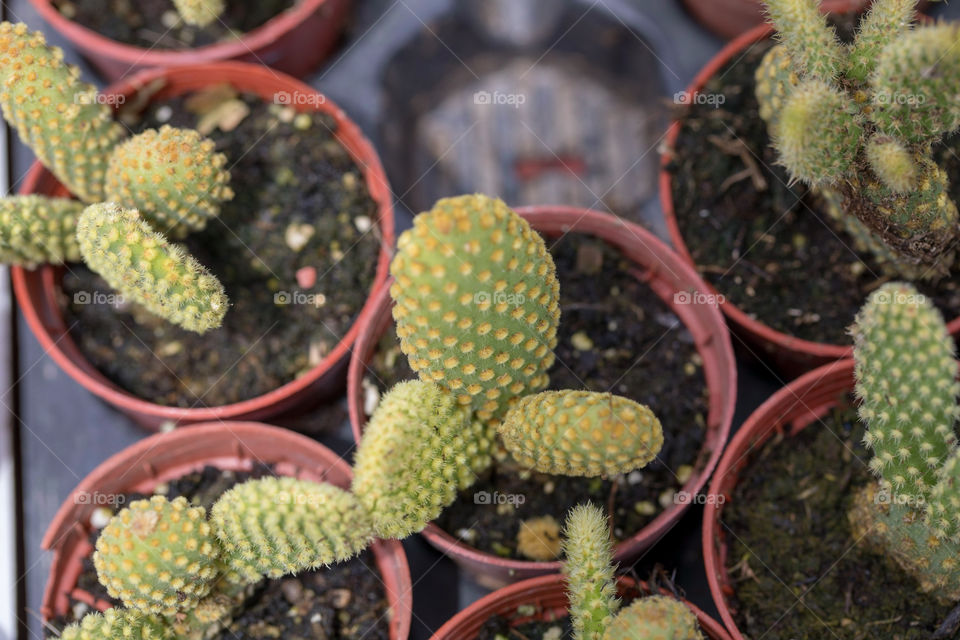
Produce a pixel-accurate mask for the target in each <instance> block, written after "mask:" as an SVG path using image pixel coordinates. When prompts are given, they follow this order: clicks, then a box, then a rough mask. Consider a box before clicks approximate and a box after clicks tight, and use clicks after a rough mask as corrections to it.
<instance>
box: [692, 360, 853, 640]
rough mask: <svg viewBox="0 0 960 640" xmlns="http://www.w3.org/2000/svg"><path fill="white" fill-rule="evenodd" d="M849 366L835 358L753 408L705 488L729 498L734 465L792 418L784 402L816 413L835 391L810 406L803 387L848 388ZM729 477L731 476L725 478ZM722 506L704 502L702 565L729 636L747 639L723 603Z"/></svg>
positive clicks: (832, 398) (726, 578) (735, 472)
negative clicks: (789, 416)
mask: <svg viewBox="0 0 960 640" xmlns="http://www.w3.org/2000/svg"><path fill="white" fill-rule="evenodd" d="M853 371H854V361H853V359H852V358H847V359H843V360H836V361H834V362H831V363H829V364H826V365H823V366H821V367H818V368H817V369H814V370H813V371H809V372H807V373H805V374H804V375H802V376H800V377H799V378H797V379H796V380H793V381H792V382H790V383H789V384H788V385H786V386H784V387H783V388H782V389H780V390H779V391H777V392H776V393H775V394H773V395H772V396H770V397H769V398H768V399H767V400H766V401H764V403H763V404H761V405H760V406H759V407H757V409H755V410H754V412H753V413H752V414H750V417H749V418H747V420H746V421H745V422H744V423H743V425H742V426H741V427H740V429H739V430H738V431H737V433H736V434H735V435H734V437H733V438H732V439H731V441H730V443H729V444H728V445H727V448H726V451H725V452H724V454H723V457H722V458H721V460H720V463H719V464H718V465H717V468H716V471H715V472H714V475H713V477H712V478H711V480H710V488H709V489H708V491H709V493H710V495H724V496H725V497H726V498H727V500H724V503H726V502H727V501H729V499H730V495H728V494H729V493H730V492H729V491H728V490H726V488H725V485H726V484H727V483H732V484H734V485H735V484H736V483H737V482H738V481H739V478H740V469H739V467H738V465H740V464H741V463H743V462H744V461H745V459H746V457H747V456H748V454H749V452H750V451H751V450H752V449H753V448H755V447H758V446H760V445H762V444H763V443H764V442H766V441H767V440H768V439H769V438H770V437H772V436H773V435H774V433H776V432H779V431H782V430H783V429H784V427H785V425H786V424H787V423H789V422H790V421H791V420H790V419H789V418H788V419H785V416H784V410H783V406H784V404H785V403H788V402H792V403H793V407H796V406H797V405H802V406H801V407H800V408H802V410H803V412H804V414H805V415H809V416H814V415H818V414H819V412H821V411H823V410H824V409H825V408H826V406H832V405H834V404H835V401H836V399H837V394H831V395H830V396H828V397H826V398H818V401H817V402H814V403H813V406H808V405H807V404H806V403H805V402H804V399H806V397H807V390H817V389H818V388H821V387H827V386H829V387H832V386H834V385H838V384H846V385H847V386H848V388H849V389H851V390H852V389H853ZM823 401H826V402H827V405H824V404H823V403H822V402H823ZM804 426H806V424H803V425H802V426H799V427H797V429H796V430H799V429H800V428H803V427H804ZM731 476H732V479H728V477H731ZM723 507H724V504H721V503H720V501H714V502H713V503H711V504H707V505H705V506H704V514H703V522H702V528H701V543H702V546H703V564H704V568H705V570H706V573H707V584H708V585H709V587H710V594H711V596H712V597H713V602H714V604H715V605H716V607H717V610H718V611H719V612H720V618H721V619H722V620H723V623H724V625H725V626H726V628H727V631H728V632H729V633H730V637H731V638H732V639H733V640H745V639H744V637H743V635H742V634H741V633H740V630H739V629H738V628H737V624H736V621H735V620H734V619H733V613H732V612H731V610H730V607H729V605H728V603H727V595H728V592H729V589H730V586H729V585H730V580H729V574H728V572H727V567H726V566H725V562H724V556H725V555H726V552H725V551H724V552H723V553H721V552H720V547H722V548H723V549H724V550H725V549H726V546H727V545H726V543H725V542H724V541H723V538H722V536H721V535H720V534H721V521H720V518H721V516H722V514H723Z"/></svg>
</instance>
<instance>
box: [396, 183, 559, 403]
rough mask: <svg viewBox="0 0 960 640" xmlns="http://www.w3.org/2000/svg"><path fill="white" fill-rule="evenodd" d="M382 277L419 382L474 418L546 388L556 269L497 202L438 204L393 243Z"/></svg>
mask: <svg viewBox="0 0 960 640" xmlns="http://www.w3.org/2000/svg"><path fill="white" fill-rule="evenodd" d="M390 272H391V273H392V274H393V277H394V278H395V279H396V282H395V283H394V284H393V286H392V287H391V289H390V293H391V295H392V296H393V299H394V301H395V302H396V304H395V306H394V308H393V317H394V319H395V320H396V322H397V335H398V336H399V337H400V346H401V349H402V350H403V352H404V353H405V354H406V355H407V357H408V359H409V361H410V366H411V367H412V368H413V370H414V371H416V372H417V373H418V374H419V376H420V378H421V379H422V380H425V381H428V382H435V383H437V384H440V385H442V386H443V387H445V388H446V389H449V390H450V391H452V392H453V393H454V394H455V395H456V398H457V401H458V402H459V403H460V404H462V405H464V406H471V407H472V408H473V409H475V410H476V412H477V415H478V417H479V418H480V419H482V420H496V419H497V418H499V417H500V416H501V415H502V414H503V412H505V411H506V409H507V408H508V407H509V405H510V404H511V403H512V402H513V401H514V400H515V399H516V398H517V397H519V396H522V395H524V394H526V393H530V392H532V391H538V390H540V389H542V388H544V387H545V386H546V384H547V370H548V369H549V368H550V366H551V365H552V364H553V361H554V355H553V348H554V347H555V346H556V342H557V323H558V322H559V318H560V307H559V293H560V285H559V283H558V282H557V278H556V267H555V266H554V264H553V259H552V258H551V257H550V254H549V253H548V252H547V249H546V246H545V245H544V242H543V239H542V238H541V237H540V236H539V235H538V234H537V233H536V232H534V231H533V230H532V229H531V228H530V225H529V224H527V222H526V221H525V220H523V219H522V218H521V217H520V216H518V215H517V214H516V213H514V212H513V211H512V210H511V209H510V208H509V207H507V206H506V205H505V204H504V203H503V202H502V201H500V200H498V199H494V198H489V197H487V196H483V195H470V196H460V197H457V198H445V199H443V200H440V201H439V202H437V203H436V205H435V206H434V207H433V209H431V210H430V211H429V212H427V213H423V214H420V215H419V216H417V217H416V219H415V220H414V226H413V228H412V229H410V230H408V231H406V232H404V233H403V235H401V236H400V239H399V242H398V248H397V254H396V256H395V257H394V259H393V262H392V264H391V266H390Z"/></svg>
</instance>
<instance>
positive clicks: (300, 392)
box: [11, 62, 394, 430]
mask: <svg viewBox="0 0 960 640" xmlns="http://www.w3.org/2000/svg"><path fill="white" fill-rule="evenodd" d="M157 80H163V81H165V82H166V86H164V88H163V89H162V90H160V91H159V92H158V93H157V94H155V96H154V99H156V100H162V99H164V98H171V97H174V96H178V95H181V94H184V93H189V92H191V91H196V90H198V89H203V88H205V87H208V86H210V85H212V84H218V83H229V84H232V85H234V86H235V87H237V88H238V89H240V90H242V91H246V92H251V93H254V94H256V95H259V96H261V97H262V98H263V99H265V100H269V101H273V100H274V96H275V95H276V94H280V93H283V92H285V93H286V94H288V95H294V94H296V93H299V94H300V95H303V96H319V95H320V94H318V93H317V92H316V91H314V90H313V89H311V88H310V87H308V86H307V85H305V84H303V83H301V82H299V81H298V80H294V79H293V78H291V77H289V76H285V75H283V74H278V73H277V72H275V71H272V70H270V69H267V68H266V67H260V66H255V65H249V64H245V63H239V62H222V63H218V64H210V65H198V66H193V67H181V68H173V69H167V70H162V69H157V70H152V71H145V72H143V73H141V74H139V75H137V76H135V77H133V78H131V79H130V80H128V81H126V82H123V83H121V84H118V85H115V86H113V87H111V88H109V89H107V90H106V92H105V93H107V94H109V95H123V96H127V97H130V96H133V95H134V94H135V93H136V92H137V90H138V89H139V88H141V87H144V86H147V85H149V84H150V83H152V82H154V81H157ZM303 102H304V101H301V103H303ZM306 102H312V104H311V105H310V106H306V105H305V104H301V107H300V109H301V110H303V111H306V110H317V111H321V112H323V113H326V114H329V115H330V116H331V117H333V118H334V119H335V120H336V122H337V125H338V133H337V138H338V140H339V141H340V142H341V143H342V144H343V145H344V147H346V148H347V150H348V151H349V152H350V155H351V156H352V157H353V159H354V161H355V162H356V163H357V165H358V166H359V167H360V168H361V169H362V170H363V173H364V176H365V178H366V182H367V188H368V189H369V190H370V195H371V197H372V198H373V199H374V200H375V201H376V202H377V205H378V220H377V223H378V225H379V230H380V236H381V243H382V249H381V252H380V258H379V261H378V263H377V272H376V276H375V279H374V285H373V287H372V291H371V294H372V293H373V292H375V291H376V290H377V289H378V288H380V287H381V286H382V285H383V283H384V282H385V281H386V278H387V272H388V267H389V255H388V251H390V250H391V248H392V247H393V244H394V226H393V225H394V218H393V204H392V202H393V201H392V197H391V194H390V187H389V185H388V183H387V177H386V174H385V173H384V172H383V167H382V166H381V165H380V159H379V157H378V156H377V153H376V151H375V150H374V148H373V146H372V145H371V144H370V142H369V141H368V140H367V139H366V138H365V137H364V136H363V134H362V133H361V131H360V129H359V128H358V127H357V125H355V124H354V123H353V122H352V121H351V120H350V119H349V118H347V116H346V115H345V114H344V113H343V111H341V110H340V109H339V108H338V107H337V106H336V105H334V104H332V103H331V102H330V101H329V100H327V99H326V98H322V99H321V98H317V99H316V100H313V101H306ZM20 192H21V193H39V194H44V195H52V196H68V195H69V192H67V190H66V189H65V188H64V187H63V186H62V185H61V184H60V183H59V182H58V181H57V180H56V178H54V177H53V175H52V174H51V173H50V172H49V171H47V170H46V169H44V168H43V167H42V166H41V165H40V164H35V165H34V166H33V168H32V169H31V170H30V173H29V174H28V175H27V177H26V179H25V180H24V184H23V187H22V188H21V189H20ZM11 273H12V276H13V285H14V291H15V293H16V297H17V302H18V304H19V305H20V308H21V310H22V311H23V314H24V316H25V317H26V320H27V324H28V325H29V326H30V329H31V330H32V331H33V333H34V335H36V336H37V339H38V340H39V341H40V344H41V345H42V346H43V350H44V352H45V353H48V354H49V355H50V356H51V357H52V358H53V359H54V361H56V363H57V364H58V365H60V367H61V368H63V370H64V371H66V372H67V374H69V375H70V377H71V378H73V379H74V380H76V381H77V382H78V383H80V384H81V385H83V386H84V387H86V388H87V389H88V390H89V391H91V392H92V393H94V394H96V395H97V396H99V397H100V398H102V399H104V400H106V401H107V402H109V403H110V404H112V405H114V406H115V407H117V408H118V409H120V410H121V411H123V412H124V413H126V414H128V415H129V416H130V417H132V418H133V419H134V420H136V421H137V422H139V423H140V424H141V425H143V426H144V427H146V428H147V429H151V430H156V429H157V428H159V426H160V425H161V424H163V423H164V422H167V421H172V422H175V423H179V424H191V423H196V422H206V421H210V420H262V419H266V418H269V417H272V416H276V415H279V414H281V413H286V412H290V411H294V410H299V409H302V408H303V407H305V406H308V405H310V404H314V403H315V402H316V400H317V398H322V397H329V396H332V395H333V394H335V393H339V392H340V390H341V389H342V388H343V380H344V375H345V373H346V369H347V363H348V354H349V352H350V349H351V347H352V346H353V342H354V340H355V339H356V336H357V333H358V331H359V320H360V319H361V318H362V317H363V315H364V314H366V313H368V312H369V310H370V307H371V306H372V304H371V299H368V300H367V302H366V304H365V305H364V307H363V309H362V311H361V313H360V317H359V318H358V321H357V322H355V323H354V324H353V326H352V327H351V328H350V330H349V331H348V332H347V334H346V335H345V336H343V338H342V339H341V340H340V342H339V344H337V345H336V347H334V349H333V350H332V351H331V352H330V353H329V354H328V355H327V356H326V357H325V358H324V359H323V360H322V361H321V362H320V364H318V365H317V366H316V367H314V368H313V369H311V370H310V371H309V372H307V373H306V374H304V375H302V376H300V377H299V378H297V379H296V380H293V381H292V382H289V383H287V384H285V385H283V386H282V387H280V388H278V389H275V390H273V391H271V392H269V393H267V394H264V395H262V396H259V397H256V398H252V399H250V400H245V401H243V402H237V403H234V404H230V405H224V406H219V407H200V408H193V409H183V408H179V407H166V406H161V405H157V404H153V403H152V402H149V401H147V400H143V399H140V398H137V397H135V396H133V395H132V394H130V393H129V392H127V391H125V390H123V389H121V388H119V387H118V386H117V385H115V384H114V383H112V382H111V381H109V380H108V379H107V378H106V377H105V376H104V375H103V374H101V373H100V372H99V371H98V370H97V369H96V368H94V366H93V365H92V364H91V363H90V362H89V361H88V360H87V359H86V357H84V355H83V353H81V352H80V350H79V349H78V348H77V346H76V344H75V343H74V342H73V340H72V339H71V337H70V335H69V333H68V331H67V325H66V323H65V322H64V319H63V314H62V312H61V309H60V305H59V303H58V300H57V298H58V295H59V289H60V276H61V270H59V269H57V268H55V267H51V266H44V267H41V268H39V269H37V270H34V271H28V270H25V269H21V268H18V267H13V268H12V269H11Z"/></svg>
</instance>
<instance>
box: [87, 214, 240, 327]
mask: <svg viewBox="0 0 960 640" xmlns="http://www.w3.org/2000/svg"><path fill="white" fill-rule="evenodd" d="M77 239H78V240H79V242H80V251H81V253H82V254H83V258H84V260H85V261H86V263H87V265H89V267H90V268H91V269H93V270H94V271H96V272H97V273H99V274H100V275H101V276H103V278H104V279H105V280H106V281H107V283H109V284H110V286H111V287H113V288H114V289H117V290H118V291H120V292H121V293H122V294H124V295H125V296H128V297H129V298H130V299H131V300H132V301H134V302H136V303H138V304H140V305H142V306H143V307H144V308H146V309H147V310H148V311H150V312H151V313H154V314H156V315H158V316H160V317H162V318H166V319H167V320H169V321H170V322H172V323H174V324H177V325H180V326H181V327H183V328H185V329H189V330H190V331H196V332H197V333H205V332H206V331H209V330H210V329H215V328H217V327H219V326H220V325H221V324H222V323H223V316H224V314H225V313H226V312H227V307H228V306H229V302H228V300H227V296H226V293H224V290H223V285H222V284H220V281H219V280H217V278H216V277H215V276H213V275H212V274H211V273H210V272H209V271H207V270H206V268H204V267H203V265H201V264H200V263H199V262H197V261H196V260H195V259H194V258H193V257H192V256H190V255H189V254H187V253H186V251H184V250H183V249H182V248H181V247H179V246H177V245H171V244H170V243H168V242H167V241H166V239H165V238H164V237H163V236H162V235H160V234H159V233H156V232H154V231H153V229H151V228H150V225H148V224H147V223H146V222H144V221H143V219H142V218H141V217H140V214H139V213H138V212H137V211H136V210H133V209H123V208H122V207H120V206H119V205H117V204H114V203H105V204H97V205H92V206H90V207H87V210H86V211H84V212H83V215H81V216H80V223H79V224H78V225H77Z"/></svg>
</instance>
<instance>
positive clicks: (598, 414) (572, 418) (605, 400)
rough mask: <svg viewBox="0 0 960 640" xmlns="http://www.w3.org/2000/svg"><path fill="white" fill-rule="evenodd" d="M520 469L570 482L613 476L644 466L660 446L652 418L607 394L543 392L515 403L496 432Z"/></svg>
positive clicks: (644, 410)
mask: <svg viewBox="0 0 960 640" xmlns="http://www.w3.org/2000/svg"><path fill="white" fill-rule="evenodd" d="M499 432H500V436H501V438H502V439H503V443H504V446H506V448H507V450H508V451H509V452H510V453H511V454H512V455H513V457H514V458H515V459H516V460H517V462H519V463H520V464H522V465H523V466H525V467H528V468H531V469H536V470H537V471H542V472H543V473H552V474H560V475H572V476H600V475H604V476H613V475H617V474H619V473H626V472H629V471H633V470H634V469H640V468H642V467H644V466H646V465H647V464H648V463H649V462H650V461H651V460H653V459H654V458H656V456H657V454H658V453H659V452H660V448H661V447H662V446H663V428H662V427H661V426H660V421H659V420H658V419H657V417H656V416H655V415H654V414H653V412H652V411H651V410H650V409H649V408H647V407H645V406H643V405H641V404H638V403H636V402H634V401H632V400H629V399H627V398H623V397H620V396H615V395H613V394H610V393H594V392H589V391H544V392H541V393H538V394H535V395H532V396H527V397H525V398H523V399H521V400H520V402H518V403H517V405H516V406H515V407H514V408H513V409H511V410H510V411H509V412H508V413H507V416H506V418H505V419H504V421H503V423H502V424H501V425H500V427H499Z"/></svg>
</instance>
